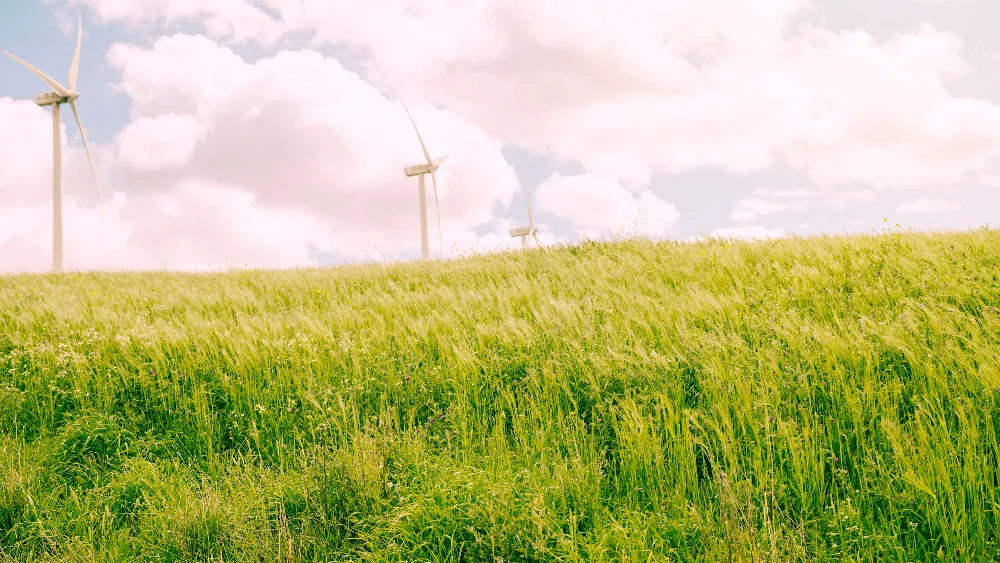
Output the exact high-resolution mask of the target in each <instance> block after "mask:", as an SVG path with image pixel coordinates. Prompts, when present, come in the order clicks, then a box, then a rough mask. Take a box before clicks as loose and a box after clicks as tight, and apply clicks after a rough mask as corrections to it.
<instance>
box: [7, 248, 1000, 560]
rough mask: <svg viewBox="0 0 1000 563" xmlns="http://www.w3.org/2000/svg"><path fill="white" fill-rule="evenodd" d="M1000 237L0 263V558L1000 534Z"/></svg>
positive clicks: (730, 544) (974, 549)
mask: <svg viewBox="0 0 1000 563" xmlns="http://www.w3.org/2000/svg"><path fill="white" fill-rule="evenodd" d="M998 267H1000V232H998V231H990V230H978V231H974V232H964V233H944V234H941V233H939V234H915V233H895V234H888V235H882V236H854V237H839V238H832V237H825V238H810V239H785V240H778V241H770V242H758V243H746V242H743V243H729V242H724V241H708V242H702V243H697V244H683V245H682V244H674V243H657V244H654V243H652V242H649V241H641V240H635V241H624V242H617V243H585V244H583V245H581V246H577V247H568V248H556V249H545V250H531V251H527V252H523V253H510V254H504V255H498V256H486V257H476V258H471V259H463V260H456V261H449V262H444V263H423V264H420V263H413V264H397V265H391V266H371V267H341V268H335V269H312V270H298V271H283V272H278V271H244V272H228V273H218V274H197V275H195V274H176V273H144V274H132V273H130V274H122V273H94V274H85V275H83V274H79V275H77V274H69V275H63V276H53V275H34V276H21V275H13V276H0V554H3V555H0V560H2V561H50V560H53V561H54V560H63V561H71V560H75V561H83V560H97V561H126V560H139V561H197V560H203V561H220V560H222V561H485V562H489V563H495V562H499V561H501V560H502V561H504V562H519V561H567V562H569V561H633V562H638V561H699V562H701V561H724V562H730V561H732V562H736V561H740V562H742V561H756V562H762V561H810V562H812V561H865V562H876V561H878V562H891V561H899V562H904V561H988V560H1000V546H998V543H997V542H998V541H1000V540H998V538H997V533H996V530H997V528H998V526H1000V513H998V510H1000V486H998V477H1000V476H998V464H1000V444H998V437H1000V394H998V388H1000V368H998V366H1000V310H998V307H1000V277H998V276H1000V268H998Z"/></svg>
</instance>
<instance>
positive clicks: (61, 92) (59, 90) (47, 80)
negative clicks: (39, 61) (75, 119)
mask: <svg viewBox="0 0 1000 563" xmlns="http://www.w3.org/2000/svg"><path fill="white" fill-rule="evenodd" d="M3 54H5V55H7V56H8V57H10V58H12V59H14V60H15V61H17V62H19V63H21V64H23V65H24V66H26V67H28V70H30V71H31V72H34V73H35V74H36V75H38V78H41V79H42V80H44V81H45V83H46V84H48V85H49V87H50V88H52V89H53V90H55V91H56V94H59V95H60V96H69V90H67V89H66V88H63V85H62V84H59V83H58V82H56V81H55V79H53V78H52V77H51V76H49V75H48V74H45V73H44V72H42V71H40V70H38V69H37V68H35V67H33V66H31V63H29V62H27V61H24V60H21V59H19V58H17V57H15V56H14V55H11V54H10V53H8V52H7V51H3Z"/></svg>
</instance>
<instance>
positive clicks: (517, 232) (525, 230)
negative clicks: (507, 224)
mask: <svg viewBox="0 0 1000 563" xmlns="http://www.w3.org/2000/svg"><path fill="white" fill-rule="evenodd" d="M507 232H509V233H510V236H512V237H530V236H531V235H533V234H535V233H537V232H538V229H536V228H535V227H520V228H518V229H511V230H509V231H507Z"/></svg>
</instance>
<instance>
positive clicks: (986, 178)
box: [979, 174, 1000, 186]
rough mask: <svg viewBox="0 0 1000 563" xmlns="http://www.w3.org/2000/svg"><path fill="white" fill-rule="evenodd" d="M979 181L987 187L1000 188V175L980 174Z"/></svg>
mask: <svg viewBox="0 0 1000 563" xmlns="http://www.w3.org/2000/svg"><path fill="white" fill-rule="evenodd" d="M979 181H980V182H982V183H984V184H986V185H987V186H1000V174H980V175H979Z"/></svg>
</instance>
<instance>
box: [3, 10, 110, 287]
mask: <svg viewBox="0 0 1000 563" xmlns="http://www.w3.org/2000/svg"><path fill="white" fill-rule="evenodd" d="M81 39H83V17H82V16H81V17H80V19H79V21H78V22H77V34H76V53H75V54H74V55H73V64H72V66H70V68H69V88H66V87H64V86H63V85H62V84H59V83H58V82H56V81H55V80H53V79H52V77H50V76H49V75H47V74H45V73H44V72H42V71H40V70H38V69H37V68H35V67H34V66H32V65H31V64H29V63H27V62H25V61H23V60H21V59H19V58H17V57H15V56H14V55H11V54H10V53H8V52H7V51H3V53H4V54H5V55H7V56H8V57H10V58H12V59H14V60H15V61H17V62H19V63H21V64H22V65H24V66H26V67H28V70H30V71H31V72H33V73H35V74H36V75H38V77H39V78H41V79H42V80H44V81H45V83H46V84H48V85H49V86H50V87H51V88H52V89H53V90H55V92H46V93H44V94H38V95H37V96H35V103H36V104H38V105H39V106H42V107H44V106H52V270H53V271H55V272H62V271H63V248H62V246H63V224H62V182H61V179H62V178H61V177H62V155H61V141H62V138H61V132H60V130H59V124H60V123H61V121H60V115H59V105H60V104H69V107H70V108H72V110H73V116H74V117H75V118H76V126H77V127H78V128H79V129H80V138H81V139H83V148H84V149H86V151H87V160H88V161H89V162H90V173H91V174H93V175H94V188H95V189H96V190H97V204H98V205H99V206H100V208H101V220H102V221H103V220H104V206H103V205H102V204H101V189H100V187H99V186H98V181H97V171H96V170H95V169H94V160H93V159H92V158H91V156H90V147H88V146H87V135H86V134H84V132H83V124H81V123H80V114H79V112H77V110H76V99H77V98H79V97H80V93H79V92H77V91H76V90H74V88H75V87H76V75H77V71H79V69H80V41H81Z"/></svg>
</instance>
